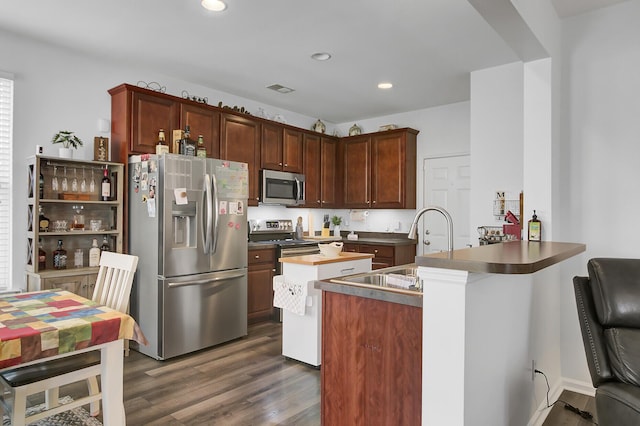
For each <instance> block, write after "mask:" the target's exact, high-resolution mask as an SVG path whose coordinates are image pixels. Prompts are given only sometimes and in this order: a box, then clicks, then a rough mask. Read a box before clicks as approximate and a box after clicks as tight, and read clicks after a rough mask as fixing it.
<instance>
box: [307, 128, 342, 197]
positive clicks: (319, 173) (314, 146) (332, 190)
mask: <svg viewBox="0 0 640 426" xmlns="http://www.w3.org/2000/svg"><path fill="white" fill-rule="evenodd" d="M337 154H338V140H337V139H333V138H328V137H321V136H319V135H313V134H305V135H304V156H303V158H304V169H303V171H304V176H305V179H306V181H305V188H306V191H307V192H306V195H305V200H306V204H305V207H311V208H313V207H326V208H333V207H340V205H339V199H340V197H339V193H338V190H339V185H338V175H339V174H338V172H337V165H336V160H337Z"/></svg>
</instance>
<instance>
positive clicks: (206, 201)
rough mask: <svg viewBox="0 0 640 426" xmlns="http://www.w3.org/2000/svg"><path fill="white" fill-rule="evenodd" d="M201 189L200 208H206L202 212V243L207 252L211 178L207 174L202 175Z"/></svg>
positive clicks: (209, 242) (209, 244)
mask: <svg viewBox="0 0 640 426" xmlns="http://www.w3.org/2000/svg"><path fill="white" fill-rule="evenodd" d="M202 189H203V191H202V208H203V210H204V209H206V212H203V214H202V245H203V250H204V253H205V254H206V253H209V249H210V247H211V210H212V208H213V206H212V204H213V203H212V200H211V178H210V177H209V175H207V174H205V175H204V184H203V188H202Z"/></svg>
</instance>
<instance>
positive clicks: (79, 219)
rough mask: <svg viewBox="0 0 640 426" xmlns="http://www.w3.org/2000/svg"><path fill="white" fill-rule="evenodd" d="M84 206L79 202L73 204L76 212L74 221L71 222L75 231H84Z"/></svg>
mask: <svg viewBox="0 0 640 426" xmlns="http://www.w3.org/2000/svg"><path fill="white" fill-rule="evenodd" d="M83 209H84V206H82V205H80V204H78V205H74V206H73V211H74V212H76V214H74V215H73V222H72V223H71V229H72V230H74V231H84V214H83V213H82V210H83Z"/></svg>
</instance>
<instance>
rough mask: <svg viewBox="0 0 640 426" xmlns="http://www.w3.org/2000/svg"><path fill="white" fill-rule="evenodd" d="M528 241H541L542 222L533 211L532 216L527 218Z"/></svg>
mask: <svg viewBox="0 0 640 426" xmlns="http://www.w3.org/2000/svg"><path fill="white" fill-rule="evenodd" d="M529 241H542V223H541V222H540V221H539V220H538V216H536V211H535V210H534V211H533V217H532V218H531V219H530V220H529Z"/></svg>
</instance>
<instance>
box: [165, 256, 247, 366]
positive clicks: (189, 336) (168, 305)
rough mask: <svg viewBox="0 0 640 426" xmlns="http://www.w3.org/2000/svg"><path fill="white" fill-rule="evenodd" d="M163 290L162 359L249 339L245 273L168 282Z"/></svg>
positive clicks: (199, 276)
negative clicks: (231, 341) (236, 340)
mask: <svg viewBox="0 0 640 426" xmlns="http://www.w3.org/2000/svg"><path fill="white" fill-rule="evenodd" d="M160 288H161V289H162V295H161V296H160V298H161V304H160V306H161V307H162V309H161V310H162V312H161V315H160V324H159V331H160V345H159V346H160V354H159V355H160V357H159V358H160V359H168V358H172V357H175V356H178V355H182V354H185V353H189V352H193V351H197V350H199V349H203V348H207V347H210V346H214V345H218V344H220V343H224V342H228V341H230V340H233V339H237V338H239V337H243V336H246V335H247V270H246V269H244V268H243V269H237V270H232V271H224V272H216V273H210V274H199V275H191V276H186V277H176V278H167V279H165V280H162V281H161V282H160Z"/></svg>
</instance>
